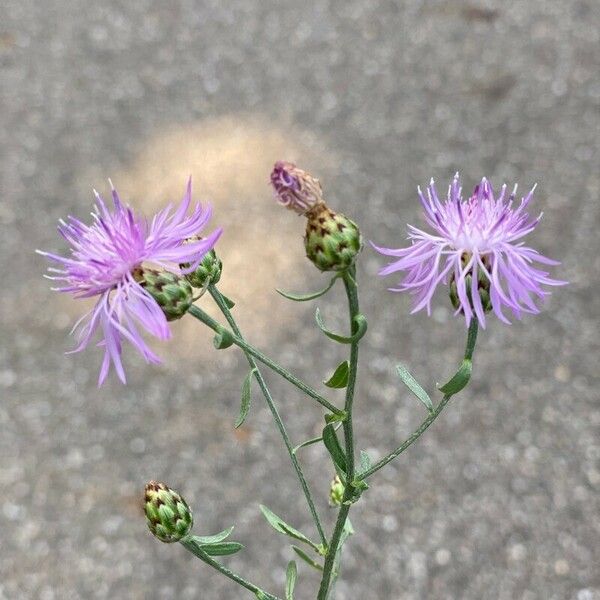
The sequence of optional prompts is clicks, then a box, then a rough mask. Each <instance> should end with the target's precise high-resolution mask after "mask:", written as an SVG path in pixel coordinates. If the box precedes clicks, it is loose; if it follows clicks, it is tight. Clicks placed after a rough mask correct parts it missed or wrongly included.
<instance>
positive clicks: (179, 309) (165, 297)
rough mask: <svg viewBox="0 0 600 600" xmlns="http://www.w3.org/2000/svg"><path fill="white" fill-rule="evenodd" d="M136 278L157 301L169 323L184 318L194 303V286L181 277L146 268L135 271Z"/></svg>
mask: <svg viewBox="0 0 600 600" xmlns="http://www.w3.org/2000/svg"><path fill="white" fill-rule="evenodd" d="M134 277H135V279H136V280H137V282H138V283H139V284H140V285H141V286H142V287H143V288H144V289H145V290H147V291H148V292H149V294H150V295H151V296H152V297H153V298H154V300H156V303H157V304H158V305H159V306H160V307H161V308H162V311H163V312H164V313H165V316H166V317H167V321H175V320H176V319H180V318H181V317H183V315H185V313H186V312H187V311H188V309H189V307H190V306H191V305H192V302H193V301H194V293H193V290H192V286H191V285H190V284H189V282H188V281H187V280H186V279H185V278H184V277H181V276H180V275H175V273H169V271H157V270H155V269H146V268H144V269H138V270H137V271H135V273H134Z"/></svg>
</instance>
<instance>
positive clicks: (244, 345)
mask: <svg viewBox="0 0 600 600" xmlns="http://www.w3.org/2000/svg"><path fill="white" fill-rule="evenodd" d="M188 312H189V313H190V315H192V316H193V317H196V319H198V320H199V321H202V323H204V324H205V325H207V326H208V327H210V328H211V329H212V330H213V331H214V332H215V333H219V332H220V331H222V330H223V329H224V328H223V326H222V325H220V324H219V323H218V322H217V321H216V320H215V319H213V318H212V317H211V316H210V315H209V314H207V313H205V312H204V311H203V310H202V309H201V308H200V307H198V306H196V305H195V304H192V306H190V308H189V310H188ZM228 334H229V336H230V337H231V340H232V342H233V343H234V344H235V345H236V346H238V347H239V348H241V349H242V350H243V351H244V352H247V353H248V354H250V356H253V357H254V358H256V359H257V360H259V361H260V362H261V363H263V364H265V365H266V366H267V367H269V368H270V369H272V370H273V371H275V373H277V374H278V375H281V376H282V377H283V378H284V379H286V380H287V381H289V382H290V383H291V384H292V385H295V386H296V387H297V388H298V389H299V390H302V391H303V392H304V393H305V394H306V395H307V396H310V397H311V398H313V399H314V400H316V401H317V402H318V403H319V404H321V405H322V406H324V407H325V408H326V409H327V410H328V411H330V412H332V413H334V414H336V415H343V414H344V412H343V411H342V410H340V409H339V408H336V407H335V406H334V405H333V404H331V402H329V401H328V400H325V398H323V396H321V395H320V394H319V393H318V392H316V391H315V390H313V388H311V387H310V386H308V385H306V384H305V383H304V382H303V381H300V379H298V378H297V377H295V376H294V375H292V374H291V373H290V372H289V371H287V370H286V369H284V368H283V367H282V366H281V365H278V364H277V363H276V362H275V361H273V360H271V359H270V358H269V357H268V356H266V355H265V354H263V353H262V352H261V351H260V350H257V349H256V348H255V347H254V346H251V345H250V344H249V343H248V342H246V340H244V339H242V338H240V337H239V336H237V335H234V334H233V333H231V332H228Z"/></svg>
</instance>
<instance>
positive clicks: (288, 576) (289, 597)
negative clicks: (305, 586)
mask: <svg viewBox="0 0 600 600" xmlns="http://www.w3.org/2000/svg"><path fill="white" fill-rule="evenodd" d="M297 576H298V567H296V563H295V562H294V561H293V560H290V562H289V563H288V566H287V569H286V572H285V600H294V588H295V587H296V577H297Z"/></svg>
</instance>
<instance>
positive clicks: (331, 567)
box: [317, 268, 360, 600]
mask: <svg viewBox="0 0 600 600" xmlns="http://www.w3.org/2000/svg"><path fill="white" fill-rule="evenodd" d="M354 274H355V269H354V268H352V269H351V270H350V271H348V272H346V273H345V274H344V285H345V287H346V295H347V296H348V310H349V313H350V324H351V326H352V324H353V323H354V318H355V317H356V316H357V315H358V314H359V307H358V290H357V285H356V281H355V279H354ZM351 333H354V332H353V331H351ZM359 341H360V340H354V341H353V342H352V343H351V345H350V361H349V362H350V369H349V371H348V385H347V386H346V401H345V404H344V410H345V412H346V419H345V420H344V421H343V423H342V427H343V430H344V443H345V449H346V487H345V489H344V495H343V497H342V504H341V506H340V510H339V512H338V516H337V520H336V523H335V527H334V529H333V534H332V536H331V541H330V542H329V546H328V549H327V556H326V557H325V564H324V565H323V577H322V578H321V585H320V587H319V593H318V596H317V600H327V597H328V594H329V589H330V586H331V581H332V577H333V578H334V579H335V577H337V574H336V573H335V572H334V571H335V564H336V556H337V554H338V547H339V544H340V540H341V538H342V534H343V532H344V526H345V525H346V519H347V518H348V513H349V512H350V502H351V499H352V496H353V494H354V488H353V487H352V482H353V481H354V432H353V428H352V407H353V402H354V390H355V386H356V374H357V366H358V344H359Z"/></svg>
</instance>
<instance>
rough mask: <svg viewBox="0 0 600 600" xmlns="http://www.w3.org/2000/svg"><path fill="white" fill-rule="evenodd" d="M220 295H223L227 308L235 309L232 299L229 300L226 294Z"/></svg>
mask: <svg viewBox="0 0 600 600" xmlns="http://www.w3.org/2000/svg"><path fill="white" fill-rule="evenodd" d="M219 294H221V298H223V302H225V306H226V307H227V308H233V307H234V306H235V302H234V301H233V300H232V299H231V298H228V297H227V296H226V295H225V294H223V293H221V292H219Z"/></svg>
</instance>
